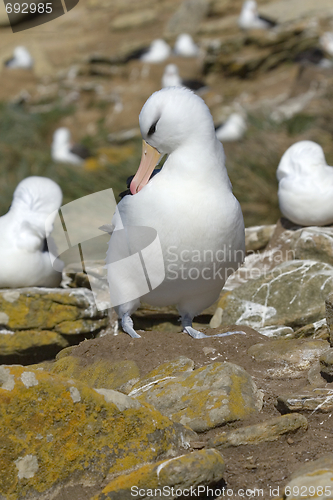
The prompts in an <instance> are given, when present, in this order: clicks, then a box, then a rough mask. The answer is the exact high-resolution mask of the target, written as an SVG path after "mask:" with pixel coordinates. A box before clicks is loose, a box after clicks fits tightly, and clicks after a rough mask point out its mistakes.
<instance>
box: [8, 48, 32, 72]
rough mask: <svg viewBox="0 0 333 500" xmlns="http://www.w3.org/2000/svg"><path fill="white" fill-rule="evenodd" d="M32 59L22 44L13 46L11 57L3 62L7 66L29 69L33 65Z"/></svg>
mask: <svg viewBox="0 0 333 500" xmlns="http://www.w3.org/2000/svg"><path fill="white" fill-rule="evenodd" d="M33 64H34V60H33V58H32V56H31V54H30V52H29V51H28V50H27V49H26V48H25V47H23V46H19V47H15V49H14V51H13V57H12V58H11V59H9V60H8V61H6V62H5V66H7V68H13V69H14V68H23V69H31V68H32V67H33Z"/></svg>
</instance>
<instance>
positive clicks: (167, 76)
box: [162, 64, 183, 88]
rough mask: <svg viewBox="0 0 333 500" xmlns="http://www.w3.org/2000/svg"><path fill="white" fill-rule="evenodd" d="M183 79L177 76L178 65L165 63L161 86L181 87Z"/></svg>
mask: <svg viewBox="0 0 333 500" xmlns="http://www.w3.org/2000/svg"><path fill="white" fill-rule="evenodd" d="M182 86H183V81H182V79H181V78H180V76H179V71H178V67H177V65H176V64H167V66H165V68H164V72H163V76H162V88H166V87H182Z"/></svg>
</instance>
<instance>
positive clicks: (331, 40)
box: [320, 31, 333, 56]
mask: <svg viewBox="0 0 333 500" xmlns="http://www.w3.org/2000/svg"><path fill="white" fill-rule="evenodd" d="M320 44H321V46H322V47H323V49H324V50H325V51H326V52H327V54H329V55H330V56H333V32H330V31H326V33H324V34H323V36H322V37H321V38H320Z"/></svg>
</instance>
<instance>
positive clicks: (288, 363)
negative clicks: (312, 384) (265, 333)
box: [248, 339, 327, 379]
mask: <svg viewBox="0 0 333 500" xmlns="http://www.w3.org/2000/svg"><path fill="white" fill-rule="evenodd" d="M325 350H327V342H326V341H324V340H298V339H279V340H271V341H270V342H265V343H264V344H256V345H254V346H252V347H250V349H249V350H248V354H249V355H250V356H253V358H254V359H255V360H256V361H258V362H260V361H269V362H272V363H274V364H275V366H274V367H272V368H268V369H267V375H268V376H269V378H272V379H274V378H277V379H279V378H299V377H302V376H303V373H304V371H305V370H308V369H309V368H310V367H311V365H312V364H313V363H314V362H315V361H317V360H318V359H319V357H320V355H321V354H322V353H323V352H325Z"/></svg>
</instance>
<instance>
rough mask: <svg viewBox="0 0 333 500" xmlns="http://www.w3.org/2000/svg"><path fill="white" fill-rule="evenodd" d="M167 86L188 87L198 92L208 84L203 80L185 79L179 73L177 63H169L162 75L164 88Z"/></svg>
mask: <svg viewBox="0 0 333 500" xmlns="http://www.w3.org/2000/svg"><path fill="white" fill-rule="evenodd" d="M166 87H187V88H188V89H190V90H193V91H194V92H198V91H200V90H203V89H204V88H206V85H205V83H204V82H202V81H201V80H189V79H188V80H183V79H182V78H181V77H180V75H179V71H178V66H177V65H176V64H167V65H166V67H165V68H164V73H163V76H162V88H166Z"/></svg>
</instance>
